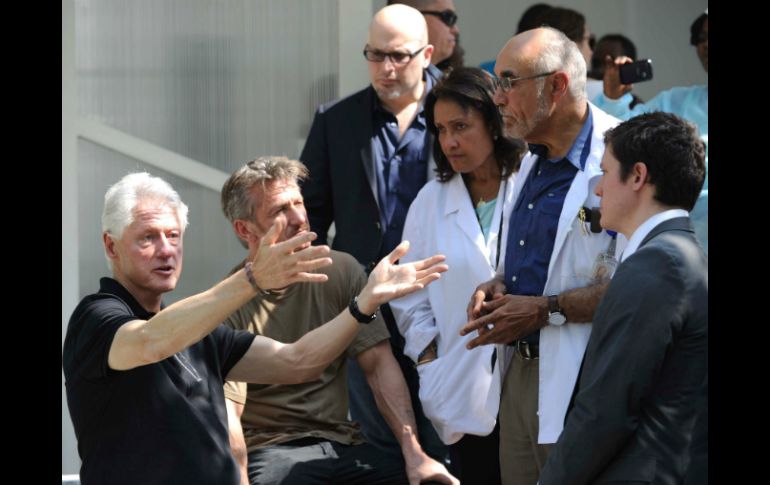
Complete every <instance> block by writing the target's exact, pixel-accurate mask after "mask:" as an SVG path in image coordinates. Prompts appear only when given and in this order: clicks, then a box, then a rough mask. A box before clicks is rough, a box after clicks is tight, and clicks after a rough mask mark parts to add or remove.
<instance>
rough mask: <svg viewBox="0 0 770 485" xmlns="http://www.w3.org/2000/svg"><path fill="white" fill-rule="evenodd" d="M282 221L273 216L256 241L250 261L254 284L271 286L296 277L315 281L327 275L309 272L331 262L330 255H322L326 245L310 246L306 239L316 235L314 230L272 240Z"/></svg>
mask: <svg viewBox="0 0 770 485" xmlns="http://www.w3.org/2000/svg"><path fill="white" fill-rule="evenodd" d="M284 225H285V223H284V222H283V221H280V220H276V221H275V223H273V225H272V226H271V227H270V230H269V231H267V234H265V236H264V237H263V238H262V240H261V241H260V242H259V249H258V251H257V255H256V256H255V257H254V260H253V261H252V264H253V266H252V271H253V273H254V278H255V279H256V280H257V285H258V286H259V287H260V288H262V289H265V290H271V289H276V288H284V287H286V286H289V285H290V284H292V283H297V282H300V281H305V282H311V283H315V282H324V281H326V280H327V279H329V278H328V277H327V276H326V275H325V274H320V273H310V271H313V270H316V269H318V268H323V267H324V266H329V265H330V264H332V260H331V258H329V257H326V255H327V254H329V246H310V242H311V241H313V240H314V239H315V238H316V237H317V236H316V233H314V232H305V233H302V234H298V235H296V236H294V237H292V238H291V239H287V240H286V241H283V242H280V243H276V241H277V240H278V236H279V235H280V234H281V233H282V232H283V228H284ZM303 246H307V247H304V248H302V247H303ZM300 248H302V249H300Z"/></svg>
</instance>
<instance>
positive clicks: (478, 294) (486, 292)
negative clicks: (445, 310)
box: [465, 278, 506, 321]
mask: <svg viewBox="0 0 770 485" xmlns="http://www.w3.org/2000/svg"><path fill="white" fill-rule="evenodd" d="M505 292H506V288H505V283H503V282H502V280H500V279H499V278H493V279H491V280H489V281H486V282H484V283H481V284H480V285H479V286H477V287H476V290H475V291H474V292H473V294H472V295H471V301H470V302H468V308H467V309H466V310H465V311H466V313H467V314H468V321H471V320H474V319H476V318H478V317H480V316H481V315H483V313H482V310H481V304H482V303H484V302H485V301H489V300H492V299H493V298H497V297H500V296H503V295H505Z"/></svg>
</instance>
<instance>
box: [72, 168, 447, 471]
mask: <svg viewBox="0 0 770 485" xmlns="http://www.w3.org/2000/svg"><path fill="white" fill-rule="evenodd" d="M186 226H187V206H186V205H185V204H184V203H183V202H182V201H181V199H180V197H179V195H178V194H177V193H176V191H174V189H173V188H172V187H171V186H170V185H169V184H168V183H167V182H165V181H163V180H162V179H160V178H157V177H152V176H150V175H149V174H147V173H135V174H129V175H127V176H125V177H123V178H122V179H121V180H120V181H119V182H117V183H116V184H115V185H113V186H112V187H110V189H109V190H108V191H107V194H106V195H105V204H104V211H103V213H102V227H103V242H104V250H105V253H106V256H107V259H108V261H109V263H110V267H111V269H112V278H102V279H101V282H100V288H99V292H98V293H95V294H92V295H88V296H86V297H85V298H83V300H81V302H80V303H79V304H78V306H77V308H75V311H74V312H73V314H72V317H71V318H70V321H69V325H68V327H67V336H66V339H65V342H64V350H63V355H62V362H63V368H64V375H65V378H66V386H67V403H68V405H69V411H70V416H71V418H72V422H73V424H74V427H75V435H76V437H77V439H78V452H79V454H80V457H81V459H82V466H81V469H80V480H81V483H83V484H84V485H87V484H90V483H110V484H123V483H125V484H135V483H143V484H152V483H200V484H204V483H211V484H223V483H227V484H236V483H238V479H239V474H238V468H237V467H236V464H235V461H234V460H233V458H232V454H231V453H230V447H229V445H228V435H227V415H226V411H225V402H224V396H223V391H222V384H223V383H224V380H225V378H231V379H238V380H244V381H248V382H262V383H279V382H280V383H299V382H306V381H309V380H313V379H316V378H318V376H319V375H320V373H321V371H323V369H324V368H325V367H326V366H327V365H328V364H329V363H330V362H331V361H332V360H334V358H335V357H336V356H337V355H339V354H340V352H342V351H343V350H344V349H345V348H346V347H347V345H348V343H349V342H350V340H351V339H352V338H353V337H354V336H355V335H356V333H357V332H358V327H359V325H358V322H357V321H356V319H355V318H354V317H353V315H352V314H350V313H349V312H348V311H347V310H346V311H344V312H342V313H341V314H340V315H338V316H337V317H336V318H335V319H334V320H333V321H332V322H330V323H329V324H328V325H324V326H322V327H320V328H318V329H317V330H316V331H315V332H313V333H311V334H308V335H307V336H306V338H304V339H301V340H299V341H297V342H295V343H293V344H288V345H286V344H282V343H280V342H277V341H274V340H271V339H269V338H265V337H255V336H254V335H251V334H249V333H248V332H235V331H233V330H231V329H229V328H226V327H224V326H221V325H220V322H222V321H223V320H224V319H225V318H226V317H227V316H228V315H229V314H230V313H232V311H234V310H235V309H236V308H238V307H240V306H241V305H243V304H244V303H246V302H247V301H248V300H249V299H250V298H252V297H253V296H254V295H255V294H256V293H258V292H262V291H265V290H266V289H270V288H280V287H284V286H286V285H289V284H292V283H295V282H298V281H303V282H322V281H325V280H326V279H327V277H326V275H324V274H322V273H315V272H313V271H314V270H315V269H318V268H320V267H322V266H326V265H329V264H331V259H330V258H328V257H326V255H327V254H328V253H329V248H328V247H326V246H316V247H310V242H311V241H312V240H313V239H314V238H315V235H314V234H312V233H309V232H304V233H301V234H297V235H296V236H295V237H292V238H291V239H288V240H286V241H284V242H281V243H276V240H277V239H278V236H279V234H280V233H281V232H282V231H283V226H282V225H281V224H280V223H277V224H275V225H274V226H272V227H271V228H270V230H269V231H268V232H267V234H266V235H265V237H264V238H263V240H262V242H261V244H260V246H259V249H258V250H257V251H255V253H254V257H253V258H252V259H251V260H249V262H248V263H247V264H246V265H245V267H244V268H243V269H242V270H240V271H238V272H236V273H234V274H233V275H231V276H230V277H229V278H227V279H225V280H224V281H222V282H220V283H218V284H217V285H215V286H214V287H212V288H211V289H209V290H206V291H204V292H202V293H199V294H197V295H194V296H191V297H189V298H186V299H184V300H182V301H179V302H177V303H175V304H173V305H171V306H169V307H168V308H164V305H163V302H162V300H161V297H162V295H163V293H166V292H169V291H171V290H173V289H174V288H175V287H176V284H177V281H178V279H179V275H180V273H181V271H182V259H183V252H182V248H183V244H182V242H183V236H184V230H185V228H186ZM401 252H403V251H401ZM400 255H401V254H400V253H398V252H396V253H394V254H393V255H391V259H386V260H383V261H382V262H381V264H380V265H378V267H377V268H375V270H374V271H373V272H372V275H373V276H372V278H371V279H370V282H369V283H368V284H367V286H366V287H365V288H364V289H363V291H362V292H361V293H360V295H359V305H360V306H361V308H366V309H367V310H371V309H374V308H376V307H377V305H379V304H381V303H383V302H385V301H387V300H389V299H390V298H392V297H395V296H398V295H400V294H403V293H407V292H411V291H414V290H416V289H419V288H421V287H422V286H423V285H424V284H427V283H429V282H430V281H432V280H433V279H435V278H436V277H437V276H438V274H437V272H438V271H442V270H444V269H445V268H444V267H441V266H438V267H428V266H429V265H426V267H425V268H422V267H420V265H419V264H417V265H414V266H412V267H409V265H403V266H394V265H392V264H391V263H392V262H393V261H395V259H393V257H395V258H396V259H397V258H398V257H400ZM439 259H440V258H439ZM434 262H435V261H434ZM375 273H378V275H375Z"/></svg>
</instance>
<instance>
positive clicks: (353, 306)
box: [348, 296, 377, 323]
mask: <svg viewBox="0 0 770 485" xmlns="http://www.w3.org/2000/svg"><path fill="white" fill-rule="evenodd" d="M348 310H350V314H351V315H353V318H355V319H356V320H358V322H359V323H372V322H373V321H374V320H375V319H377V310H375V311H374V313H372V314H371V315H364V314H363V313H361V310H359V309H358V296H354V297H353V299H351V300H350V304H349V305H348Z"/></svg>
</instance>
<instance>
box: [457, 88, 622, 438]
mask: <svg viewBox="0 0 770 485" xmlns="http://www.w3.org/2000/svg"><path fill="white" fill-rule="evenodd" d="M589 106H590V109H591V113H592V116H593V125H594V126H593V133H592V136H591V150H590V153H589V155H588V158H587V159H586V164H585V168H584V170H579V171H578V172H577V174H576V175H575V178H574V180H573V181H572V185H571V186H570V188H569V191H568V192H567V196H566V198H565V200H564V207H563V208H562V211H561V216H560V217H559V226H558V228H557V230H556V240H555V243H554V248H553V253H551V260H550V263H549V264H548V279H547V280H546V284H545V290H544V292H543V294H544V295H556V294H559V293H561V292H562V291H565V290H570V289H573V288H579V287H583V286H586V285H587V284H588V283H589V282H590V280H591V276H592V275H591V270H592V269H593V265H594V262H595V261H596V257H597V255H598V254H599V253H600V252H603V251H606V249H607V247H608V245H609V243H610V239H611V238H610V236H609V235H608V234H607V231H602V232H601V233H600V234H594V233H592V232H590V231H583V230H582V229H581V227H580V225H581V222H580V220H579V219H578V211H579V210H580V208H581V207H584V206H585V207H588V208H593V207H599V197H597V196H596V195H595V194H594V187H595V186H596V184H597V182H598V181H599V178H600V177H601V175H602V173H601V169H600V168H599V164H600V163H601V159H602V155H603V154H604V132H605V131H606V130H608V129H609V128H612V127H613V126H615V125H617V124H618V123H619V120H618V119H617V118H614V117H612V116H610V115H608V114H607V113H605V112H603V111H601V110H600V109H598V108H596V107H595V106H594V105H592V104H590V103H589ZM536 160H537V156H535V155H533V154H531V153H528V154H527V156H526V157H525V158H524V159H523V160H522V165H521V170H520V171H519V173H518V174H517V181H518V182H517V183H516V186H515V187H514V193H513V200H514V202H513V204H515V201H516V199H517V198H518V196H519V194H520V193H521V187H522V185H523V184H524V182H525V181H526V180H527V177H528V176H529V173H530V170H532V167H533V166H534V164H535V162H536ZM513 204H512V205H513ZM505 230H506V234H507V226H506V229H505ZM625 244H626V240H625V238H624V237H623V236H622V235H621V234H618V240H617V247H616V253H615V255H616V257H617V256H618V255H619V254H620V253H621V252H622V250H623V248H624V247H625ZM504 248H505V246H503V248H501V252H502V254H501V256H500V265H499V266H498V273H497V274H498V276H499V277H500V278H501V279H502V278H503V277H504V276H505V275H504V273H505V249H504ZM450 271H451V270H450ZM469 298H470V294H469V295H468V298H466V300H467V299H469ZM590 335H591V324H586V323H569V322H567V323H565V324H564V325H562V326H558V327H557V326H552V325H548V326H546V327H544V328H543V329H541V331H540V380H539V384H540V385H539V394H538V416H539V425H540V428H539V429H540V432H539V435H538V443H541V444H543V443H555V442H556V440H557V439H558V438H559V435H560V434H561V431H562V429H563V427H564V417H565V416H566V413H567V406H568V405H569V401H570V398H571V396H572V391H573V389H574V387H575V383H576V382H577V375H578V371H579V370H580V363H581V361H582V360H583V354H584V353H585V349H586V346H587V345H588V338H589V336H590ZM497 348H498V356H502V365H501V366H496V368H495V374H496V376H495V377H496V378H495V379H494V381H493V382H494V385H493V386H492V387H491V389H490V394H489V399H488V403H487V404H488V409H497V407H499V399H500V385H501V383H502V377H501V376H504V375H505V374H504V372H505V371H506V370H507V368H508V365H509V364H510V361H511V357H512V355H513V348H512V347H511V346H508V345H498V346H497ZM501 371H502V374H500V372H501ZM495 400H497V404H495Z"/></svg>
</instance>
